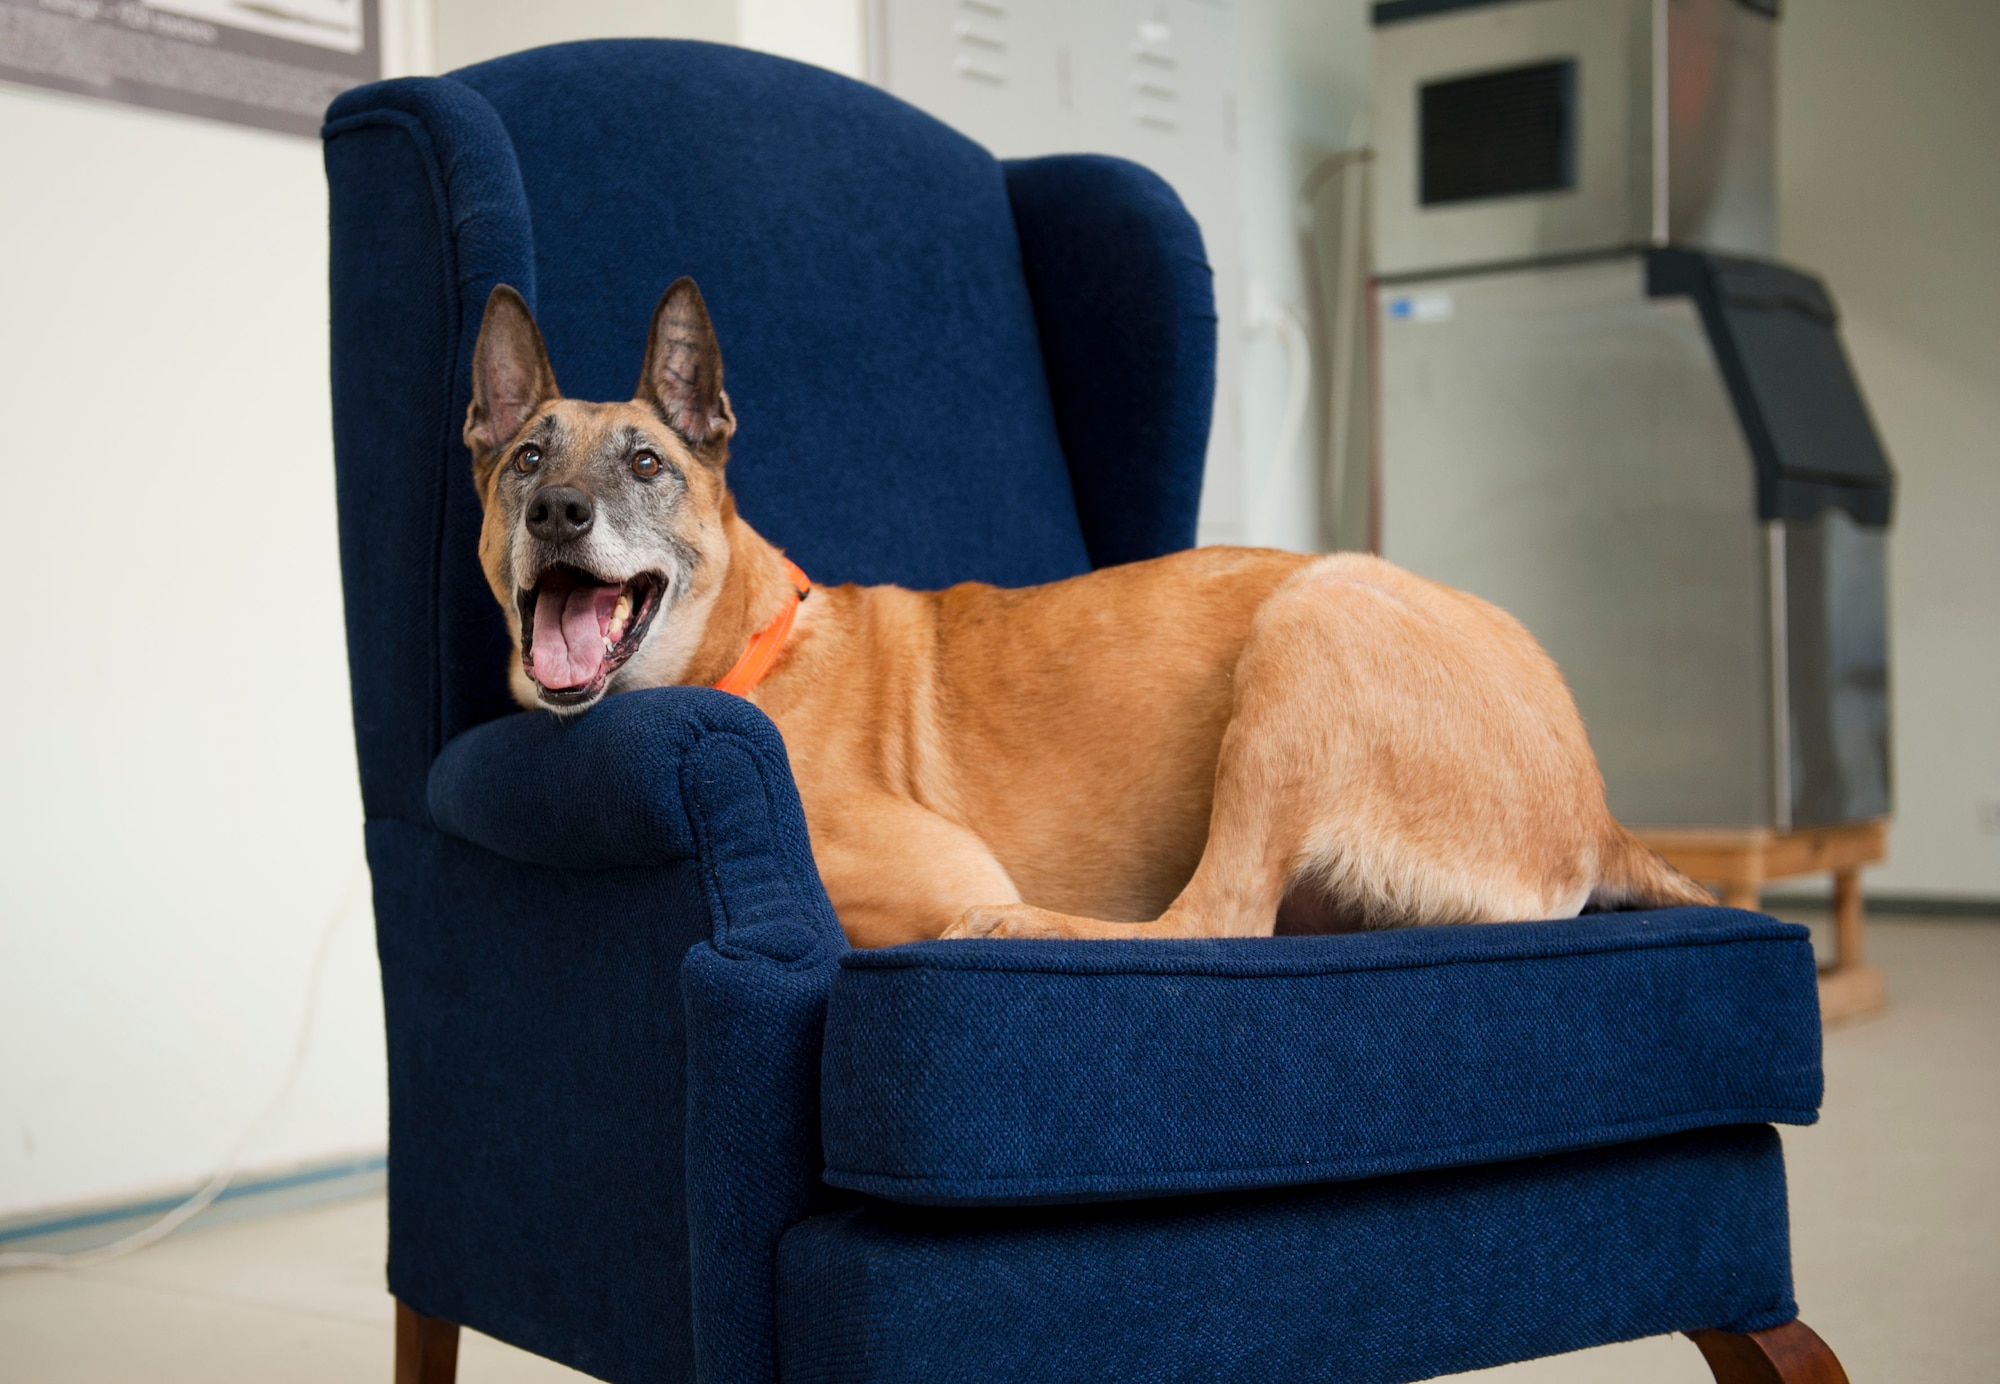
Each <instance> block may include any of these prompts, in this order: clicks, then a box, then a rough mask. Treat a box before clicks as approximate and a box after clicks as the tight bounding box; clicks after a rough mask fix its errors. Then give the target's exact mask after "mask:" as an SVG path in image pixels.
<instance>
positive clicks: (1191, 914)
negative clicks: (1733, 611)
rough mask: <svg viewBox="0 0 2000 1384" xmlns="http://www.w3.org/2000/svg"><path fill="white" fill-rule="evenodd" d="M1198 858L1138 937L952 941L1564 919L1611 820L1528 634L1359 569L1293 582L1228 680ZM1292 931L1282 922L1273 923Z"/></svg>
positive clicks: (1397, 576) (1311, 571)
mask: <svg viewBox="0 0 2000 1384" xmlns="http://www.w3.org/2000/svg"><path fill="white" fill-rule="evenodd" d="M1235 687H1236V698H1235V704H1234V708H1233V710H1232V713H1231V717H1230V723H1229V727H1228V729H1227V731H1226V732H1225V734H1224V736H1223V741H1222V746H1221V752H1220V756H1219V758H1218V762H1217V766H1216V776H1215V798H1214V804H1213V808H1212V810H1211V814H1210V820H1209V835H1208V841H1207V844H1206V846H1205V848H1204V850H1203V854H1202V857H1201V861H1200V863H1199V865H1197V867H1196V868H1195V871H1194V875H1193V877H1192V878H1191V879H1190V880H1189V881H1188V883H1187V885H1186V887H1185V888H1183V889H1182V891H1181V893H1180V895H1179V896H1178V897H1177V898H1176V899H1175V900H1174V902H1173V903H1172V904H1171V905H1170V906H1169V907H1168V908H1167V909H1166V911H1165V912H1164V913H1162V914H1161V915H1160V917H1159V918H1158V919H1156V920H1154V921H1152V922H1146V923H1111V922H1102V921H1099V920H1095V919H1087V918H1073V917H1069V916H1067V915H1063V914H1057V913H1051V912H1048V911H1046V910H1043V909H1038V908H1033V907H1030V906H1028V905H1025V904H1014V905H1010V906H1005V907H997V908H995V907H981V908H975V909H972V910H970V911H968V913H967V914H966V915H965V917H964V918H963V919H961V921H960V923H959V925H958V926H957V927H955V928H954V929H952V931H951V932H950V933H948V934H947V935H948V936H996V935H997V936H1016V937H1018V936H1062V937H1106V938H1110V937H1229V936H1238V937H1242V936H1268V935H1269V934H1270V933H1271V932H1272V930H1273V928H1274V926H1275V924H1276V922H1277V919H1278V915H1279V910H1280V906H1281V904H1282V903H1283V902H1284V900H1285V899H1286V896H1287V894H1288V893H1291V894H1294V896H1295V898H1296V899H1297V901H1298V902H1301V903H1304V904H1306V905H1308V906H1307V907H1305V908H1303V909H1298V910H1296V911H1298V912H1303V913H1305V914H1307V915H1317V916H1318V917H1320V918H1322V919H1334V920H1337V921H1338V923H1339V925H1342V926H1349V927H1390V926H1398V925H1402V924H1408V923H1418V922H1424V923H1448V922H1472V921H1495V922H1498V921H1510V920H1517V919H1530V918H1543V917H1559V916H1563V915H1565V914H1574V913H1575V912H1577V911H1578V910H1579V909H1580V908H1581V907H1582V906H1583V903H1584V900H1585V899H1586V898H1587V897H1588V895H1589V892H1590V886H1591V884H1592V883H1593V881H1594V878H1595V870H1596V864H1597V861H1596V855H1597V852H1598V850H1599V843H1600V842H1602V841H1603V840H1604V839H1605V832H1606V830H1607V824H1609V822H1610V815H1609V813H1608V811H1607V810H1606V809H1605V807H1604V803H1603V787H1602V783H1601V781H1600V780H1599V779H1598V777H1597V771H1596V764H1595V761H1594V759H1593V758H1592V757H1591V754H1590V748H1589V743H1588V741H1587V740H1586V739H1585V737H1584V733H1583V726H1582V722H1581V720H1580V719H1579V718H1578V717H1577V714H1576V709H1575V705H1574V703H1572V702H1571V700H1570V698H1569V694H1568V690H1567V689H1566V688H1565V687H1564V686H1563V684H1562V679H1561V677H1560V675H1559V674H1558V673H1557V672H1556V670H1555V667H1554V665H1553V664H1552V663H1551V662H1550V661H1549V659H1548V657H1547V655H1546V654H1544V653H1542V651H1541V650H1540V649H1539V648H1538V647H1537V646H1536V645H1535V643H1534V641H1533V640H1532V639H1531V638H1530V637H1529V636H1528V634H1527V632H1526V631H1525V630H1523V629H1521V627H1520V626H1519V625H1518V624H1516V623H1515V622H1514V621H1513V620H1511V619H1510V618H1509V617H1507V616H1506V615H1505V614H1503V613H1502V612H1500V611H1499V610H1497V609H1495V608H1494V607H1492V606H1489V605H1487V604H1485V603H1484V602H1481V601H1477V600H1475V599H1473V598H1471V597H1468V596H1463V595H1461V594H1460V593H1457V592H1453V591H1450V590H1448V589H1446V588H1444V587H1440V586H1437V585H1435V584H1433V583H1431V582H1427V581H1424V580H1422V579H1420V578H1417V577H1414V576H1412V575H1410V574H1409V573H1406V572H1403V571H1400V570H1399V569H1397V568H1394V567H1391V566H1389V565H1388V564H1386V563H1383V562H1380V561H1379V560H1376V559H1372V558H1364V557H1359V556H1354V555H1346V556H1341V557H1336V558H1329V559H1327V560H1325V561H1323V562H1318V563H1314V564H1313V565H1312V566H1310V567H1308V568H1305V569H1303V570H1302V571H1301V572H1300V573H1299V574H1298V576H1296V577H1295V578H1293V579H1292V580H1291V581H1290V582H1288V583H1287V584H1286V585H1285V586H1284V587H1282V588H1280V589H1279V590H1278V591H1277V592H1276V593H1274V594H1273V595H1272V596H1271V597H1270V598H1269V599H1268V600H1267V601H1266V602H1265V603H1264V605H1263V606H1262V607H1261V608H1260V609H1259V611H1258V613H1257V615H1256V617H1255V621H1254V623H1253V626H1252V629H1251V634H1250V638H1249V640H1248V642H1247V643H1246V645H1245V647H1244V651H1243V654H1242V656H1241V658H1240V659H1239V661H1238V664H1237V667H1236V676H1235ZM1287 911H1288V912H1291V911H1294V910H1287Z"/></svg>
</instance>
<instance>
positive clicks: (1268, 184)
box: [1217, 0, 1372, 552]
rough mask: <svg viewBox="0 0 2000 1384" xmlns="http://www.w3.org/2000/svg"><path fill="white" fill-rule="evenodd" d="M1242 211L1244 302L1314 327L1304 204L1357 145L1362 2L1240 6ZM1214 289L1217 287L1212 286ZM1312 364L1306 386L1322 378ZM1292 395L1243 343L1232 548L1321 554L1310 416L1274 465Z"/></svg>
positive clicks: (1261, 344)
mask: <svg viewBox="0 0 2000 1384" xmlns="http://www.w3.org/2000/svg"><path fill="white" fill-rule="evenodd" d="M1237 15H1238V19H1237V44H1238V48H1237V67H1238V73H1239V76H1238V82H1237V90H1238V92H1239V98H1238V99H1239V135H1238V156H1237V157H1238V161H1237V187H1238V203H1239V207H1240V210H1241V216H1242V245H1243V250H1242V255H1243V272H1244V276H1245V280H1246V282H1245V284H1244V285H1242V286H1240V287H1239V291H1247V290H1248V287H1249V284H1250V283H1253V282H1254V283H1255V284H1257V285H1259V286H1260V287H1261V289H1262V290H1264V291H1265V292H1268V293H1269V294H1270V295H1271V297H1272V298H1273V299H1274V300H1275V301H1276V302H1278V303H1280V304H1283V305H1284V306H1286V307H1288V308H1290V309H1291V310H1292V311H1293V312H1295V313H1297V314H1299V315H1300V316H1301V317H1302V318H1303V319H1304V320H1306V321H1308V322H1310V321H1311V320H1312V318H1313V315H1314V312H1315V305H1314V303H1313V302H1312V301H1311V293H1310V289H1309V285H1308V280H1307V278H1306V271H1305V263H1306V259H1305V256H1306V249H1305V245H1304V241H1303V239H1302V237H1303V235H1304V233H1305V230H1304V226H1303V225H1302V223H1301V220H1300V197H1301V194H1302V192H1303V190H1304V188H1305V185H1306V179H1307V177H1308V175H1310V174H1311V173H1312V171H1313V170H1314V169H1315V168H1316V167H1318V166H1319V164H1320V162H1321V160H1323V159H1325V158H1326V157H1327V156H1328V155H1330V154H1335V153H1338V152H1340V151H1341V150H1343V149H1347V148H1351V147H1354V146H1356V145H1359V144H1362V143H1365V142H1366V140H1367V115H1368V106H1369V87H1368V82H1369V72H1370V69H1371V66H1372V62H1371V49H1370V43H1371V38H1370V30H1369V25H1368V5H1367V4H1366V3H1364V0H1238V5H1237ZM1217 287H1218V289H1220V288H1221V287H1222V286H1221V285H1217ZM1323 365H1324V362H1315V363H1314V368H1313V373H1312V379H1313V380H1314V381H1315V385H1316V386H1317V381H1319V380H1320V379H1321V378H1322V377H1323V375H1324V369H1323ZM1288 386H1289V381H1288V362H1287V360H1286V357H1285V348H1284V346H1283V345H1282V344H1281V343H1280V341H1279V339H1278V337H1277V336H1276V335H1275V334H1274V333H1270V332H1255V333H1252V334H1251V335H1250V336H1249V337H1248V339H1247V340H1246V341H1245V343H1244V360H1243V422H1242V426H1243V449H1244V457H1245V470H1246V472H1247V477H1248V489H1249V494H1248V498H1247V503H1246V506H1245V522H1244V526H1243V533H1242V535H1241V536H1240V537H1239V538H1238V539H1237V540H1236V541H1238V542H1245V543H1254V544H1263V545H1269V546H1272V547H1280V548H1293V549H1297V550H1300V551H1306V552H1310V551H1313V550H1315V549H1317V548H1318V547H1320V546H1321V541H1320V540H1321V532H1320V530H1321V520H1320V514H1321V504H1320V472H1321V466H1322V455H1321V454H1322V451H1323V447H1322V444H1321V439H1320V429H1319V428H1318V426H1317V413H1316V410H1312V409H1309V410H1308V411H1307V415H1306V427H1305V430H1304V433H1303V435H1302V436H1301V438H1300V441H1299V443H1298V445H1297V446H1296V447H1295V448H1293V449H1292V451H1291V452H1290V454H1289V455H1286V456H1282V457H1281V456H1279V455H1278V448H1279V445H1280V442H1281V440H1282V439H1281V438H1280V436H1279V434H1280V429H1281V415H1282V414H1283V412H1284V409H1285V401H1286V392H1287V389H1288Z"/></svg>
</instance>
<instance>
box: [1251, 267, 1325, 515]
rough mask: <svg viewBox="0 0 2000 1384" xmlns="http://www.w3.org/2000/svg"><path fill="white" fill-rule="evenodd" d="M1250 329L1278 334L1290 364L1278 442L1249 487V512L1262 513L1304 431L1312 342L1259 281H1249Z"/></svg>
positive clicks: (1298, 321)
mask: <svg viewBox="0 0 2000 1384" xmlns="http://www.w3.org/2000/svg"><path fill="white" fill-rule="evenodd" d="M1248 326H1249V330H1250V331H1251V332H1253V333H1254V332H1259V331H1268V332H1273V333H1275V334H1276V335H1277V338H1278V340H1280V341H1282V342H1283V343H1284V344H1285V359H1286V361H1287V362H1288V364H1289V369H1288V370H1287V371H1286V385H1285V411H1284V413H1282V414H1281V415H1279V416H1280V418H1281V420H1282V421H1281V422H1280V423H1279V424H1278V445H1277V446H1276V447H1275V448H1274V449H1273V450H1272V453H1271V460H1270V462H1269V463H1268V464H1267V465H1266V466H1265V467H1264V471H1263V474H1262V475H1261V476H1258V477H1257V478H1256V479H1255V481H1254V482H1253V484H1252V487H1251V512H1252V513H1253V514H1261V513H1263V511H1264V506H1265V502H1266V501H1268V500H1269V499H1270V498H1271V489H1272V487H1273V486H1274V485H1276V483H1277V480H1278V476H1279V474H1280V473H1281V472H1282V471H1283V470H1284V467H1285V463H1286V462H1288V461H1290V460H1291V458H1292V454H1293V453H1294V452H1296V451H1297V450H1298V447H1299V439H1300V437H1301V436H1302V435H1303V434H1304V432H1305V427H1306V405H1307V403H1308V402H1309V401H1310V395H1311V392H1312V341H1311V339H1310V338H1308V337H1307V335H1306V324H1305V321H1304V319H1302V318H1301V317H1300V316H1299V314H1298V311H1297V310H1296V309H1294V308H1293V307H1292V306H1291V305H1290V304H1289V303H1284V302H1280V301H1279V300H1278V299H1277V298H1276V297H1275V296H1274V295H1272V294H1271V293H1270V291H1269V290H1268V289H1266V288H1265V287H1264V286H1263V285H1262V284H1261V283H1259V282H1257V281H1256V280H1254V279H1253V280H1251V282H1250V321H1249V323H1248Z"/></svg>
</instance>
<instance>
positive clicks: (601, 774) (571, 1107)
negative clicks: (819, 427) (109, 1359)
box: [370, 688, 847, 1384]
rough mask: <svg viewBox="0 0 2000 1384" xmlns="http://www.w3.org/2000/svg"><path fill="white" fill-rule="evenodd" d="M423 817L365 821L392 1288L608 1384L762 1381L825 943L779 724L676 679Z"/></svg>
mask: <svg viewBox="0 0 2000 1384" xmlns="http://www.w3.org/2000/svg"><path fill="white" fill-rule="evenodd" d="M428 801H429V808H430V815H431V818H432V820H433V822H434V824H435V829H431V828H424V827H419V826H417V825H416V824H413V823H408V822H402V821H393V820H391V821H378V822H376V823H374V824H371V828H370V831H371V859H372V860H373V861H374V862H375V866H376V887H377V896H378V910H377V916H378V922H379V924H380V927H381V936H382V947H381V950H382V969H383V985H384V992H385V996H386V999H387V1009H388V1018H389V1059H390V1060H389V1066H390V1084H391V1130H392V1136H391V1138H392V1152H391V1163H392V1165H393V1166H394V1169H395V1173H394V1175H393V1176H392V1177H391V1179H390V1198H391V1216H390V1223H391V1235H390V1286H391V1288H392V1290H393V1291H395V1292H396V1293H397V1294H398V1295H399V1296H401V1297H403V1298H404V1299H405V1300H407V1301H409V1302H410V1303H411V1305H412V1306H414V1307H416V1308H417V1310H419V1311H424V1312H427V1313H429V1314H430V1315H434V1316H442V1317H445V1318H447V1319H449V1320H452V1321H458V1322H462V1323H465V1324H466V1325H470V1326H474V1327H476V1328H478V1329H480V1330H482V1331H486V1332H487V1333H489V1334H492V1335H496V1336H499V1337H500V1338H501V1339H504V1340H509V1341H512V1342H513V1343H514V1344H516V1345H521V1346H524V1347H526V1348H527V1349H530V1350H534V1351H536V1352H538V1353H540V1354H543V1355H547V1356H550V1357H551V1358H554V1359H558V1360H562V1361H564V1362H565V1363H568V1364H571V1365H573V1366H575V1367H577V1368H580V1369H583V1370H586V1371H587V1372H589V1373H592V1374H597V1375H601V1376H603V1377H605V1378H631V1377H646V1378H651V1377H662V1378H679V1377H689V1376H691V1377H694V1378H697V1379H716V1380H720V1379H728V1380H742V1381H746V1384H747V1382H748V1381H758V1380H762V1381H767V1382H768V1381H772V1380H774V1379H775V1373H774V1365H773V1363H772V1340H773V1338H774V1330H775V1328H774V1326H773V1313H774V1303H773V1296H772V1294H773V1279H772V1274H773V1266H774V1264H775V1262H776V1253H777V1243H778V1239H779V1237H780V1236H781V1235H782V1234H783V1233H784V1232H785V1230H786V1229H788V1228H789V1227H791V1226H792V1225H794V1224H796V1223H798V1222H799V1221H800V1220H802V1219H803V1218H805V1217H806V1216H808V1215H811V1214H813V1213H814V1212H816V1211H817V1210H819V1209H821V1208H822V1206H823V1203H824V1199H825V1197H826V1195H827V1193H826V1191H825V1188H824V1187H823V1185H822V1184H821V1181H820V1169H821V1164H822V1158H821V1153H820V1147H819V1125H818V1114H819V1067H820V1042H821V1035H822V1033H823V1031H824V1027H825V1011H826V993H827V988H828V986H829V985H830V983H831V980H832V975H833V972H834V970H835V969H836V966H835V963H836V961H837V959H838V957H839V956H840V955H841V954H843V953H844V952H845V951H846V950H847V944H846V940H845V938H844V937H843V936H842V934H841V931H840V926H839V922H838V920H837V919H836V918H835V917H834V914H833V909H832V906H831V905H830V904H829V903H828V902H827V898H826V891H825V889H824V888H823V887H822V886H821V884H820V880H819V875H818V872H817V870H816V869H815V867H814V865H813V861H812V852H811V847H810V844H809V842H808V840H807V836H806V826H805V816H804V813H803V811H802V809H801V808H800V805H799V799H798V793H797V790H796V788H795V787H794V785H793V782H792V777H791V770H790V766H789V763H788V761H787V759H786V755H785V747H784V743H783V741H782V740H781V739H780V737H779V735H778V732H777V728H776V727H775V726H773V725H772V724H771V722H770V721H769V720H768V719H767V718H766V717H765V716H764V715H763V713H761V712H759V711H758V710H757V709H756V708H755V707H753V706H752V705H750V703H748V702H746V701H744V700H742V699H741V698H738V697H732V696H729V695H728V694H726V693H722V692H715V691H711V690H708V689H690V688H663V689H656V690H651V691H645V692H633V693H626V694H621V695H619V696H616V697H612V698H609V699H607V700H606V701H605V702H604V703H603V704H602V705H600V706H598V707H596V708H594V709H593V710H591V711H590V712H588V713H586V714H585V715H582V716H579V717H574V718H569V719H561V718H557V717H554V716H550V715H547V714H545V713H541V712H534V713H528V714H523V715H516V716H508V717H504V718H502V719H500V720H497V721H492V722H489V723H487V724H485V725H483V726H479V727H477V728H475V729H473V730H470V731H467V732H465V733H464V734H462V735H460V736H458V737H457V738H456V739H454V740H453V741H452V742H451V743H450V744H449V745H448V746H447V747H446V748H445V750H444V752H443V753H442V754H441V755H440V756H439V758H438V761H437V763H436V764H435V765H434V766H433V769H432V772H431V776H430V781H429V785H428ZM690 1340H691V1344H692V1357H691V1358H690V1357H689V1356H688V1354H687V1352H688V1350H689V1342H690Z"/></svg>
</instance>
